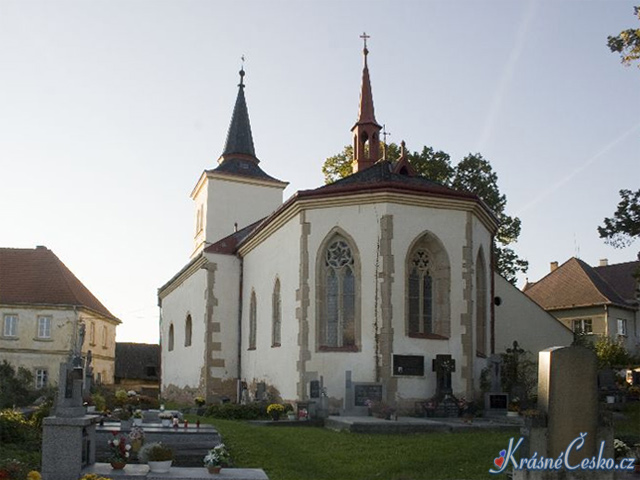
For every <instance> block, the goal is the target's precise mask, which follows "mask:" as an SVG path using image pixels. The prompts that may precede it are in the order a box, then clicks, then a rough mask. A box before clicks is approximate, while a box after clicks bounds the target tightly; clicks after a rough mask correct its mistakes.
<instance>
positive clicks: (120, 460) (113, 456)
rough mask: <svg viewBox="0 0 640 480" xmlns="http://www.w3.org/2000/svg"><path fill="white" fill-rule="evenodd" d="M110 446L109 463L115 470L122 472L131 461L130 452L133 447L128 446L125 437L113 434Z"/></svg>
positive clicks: (109, 442) (108, 442)
mask: <svg viewBox="0 0 640 480" xmlns="http://www.w3.org/2000/svg"><path fill="white" fill-rule="evenodd" d="M107 444H108V445H109V463H111V467H112V468H113V469H114V470H121V469H123V468H124V466H125V465H126V464H127V461H128V460H129V450H131V445H128V444H127V438H126V437H125V436H124V435H120V436H118V434H117V433H116V432H113V438H111V439H109V440H108V441H107Z"/></svg>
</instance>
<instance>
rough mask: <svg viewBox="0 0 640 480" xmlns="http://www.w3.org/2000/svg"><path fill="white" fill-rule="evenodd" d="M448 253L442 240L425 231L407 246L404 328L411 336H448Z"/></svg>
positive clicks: (449, 329) (449, 277)
mask: <svg viewBox="0 0 640 480" xmlns="http://www.w3.org/2000/svg"><path fill="white" fill-rule="evenodd" d="M450 286H451V273H450V267H449V257H448V255H447V252H446V250H445V248H444V246H443V245H442V242H440V240H439V239H438V238H437V237H436V236H435V235H433V234H431V233H428V232H427V233H425V234H423V235H422V236H421V237H419V238H418V239H417V240H416V241H415V242H414V244H413V245H412V247H411V248H410V249H409V253H408V255H407V263H406V298H407V300H406V304H405V305H406V307H405V308H406V318H407V320H406V322H407V323H406V328H407V334H408V335H409V336H410V337H417V338H449V335H450V333H451V318H450V317H451V313H450V305H449V294H450Z"/></svg>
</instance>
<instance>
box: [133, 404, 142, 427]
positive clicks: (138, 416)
mask: <svg viewBox="0 0 640 480" xmlns="http://www.w3.org/2000/svg"><path fill="white" fill-rule="evenodd" d="M133 424H134V425H136V426H138V427H139V426H140V425H142V410H140V409H139V408H138V409H136V410H135V411H134V412H133Z"/></svg>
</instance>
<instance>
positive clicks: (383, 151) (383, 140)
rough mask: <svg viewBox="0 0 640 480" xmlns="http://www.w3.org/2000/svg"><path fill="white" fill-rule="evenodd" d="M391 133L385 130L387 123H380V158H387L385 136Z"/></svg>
mask: <svg viewBox="0 0 640 480" xmlns="http://www.w3.org/2000/svg"><path fill="white" fill-rule="evenodd" d="M390 136H391V133H390V132H387V125H386V124H383V125H382V159H383V160H386V159H387V137H390Z"/></svg>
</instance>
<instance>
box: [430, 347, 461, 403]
mask: <svg viewBox="0 0 640 480" xmlns="http://www.w3.org/2000/svg"><path fill="white" fill-rule="evenodd" d="M431 368H432V370H433V371H434V372H436V398H437V399H438V400H441V399H442V398H444V397H445V396H446V395H451V394H452V393H453V390H452V388H451V374H452V373H453V372H455V371H456V361H455V360H454V359H453V358H451V355H436V358H435V359H434V360H433V362H432V366H431Z"/></svg>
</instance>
